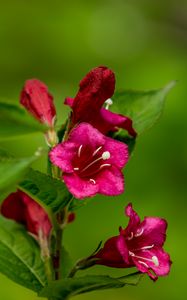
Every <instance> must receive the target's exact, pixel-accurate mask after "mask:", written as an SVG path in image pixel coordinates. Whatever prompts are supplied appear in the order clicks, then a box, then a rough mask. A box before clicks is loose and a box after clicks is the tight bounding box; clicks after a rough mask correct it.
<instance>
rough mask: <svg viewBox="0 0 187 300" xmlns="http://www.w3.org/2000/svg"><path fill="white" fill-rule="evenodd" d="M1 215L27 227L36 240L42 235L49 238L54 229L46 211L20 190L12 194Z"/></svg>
mask: <svg viewBox="0 0 187 300" xmlns="http://www.w3.org/2000/svg"><path fill="white" fill-rule="evenodd" d="M1 214H2V215H3V216H4V217H6V218H8V219H12V220H15V221H16V222H18V223H21V224H23V225H25V227H26V229H27V231H28V232H30V233H32V235H34V237H35V238H36V239H38V238H39V235H40V234H42V236H43V237H46V238H48V237H49V235H50V232H51V229H52V225H51V222H50V220H49V217H48V215H47V213H46V212H45V211H44V209H43V208H42V207H41V206H40V205H39V204H38V203H37V202H35V201H34V200H33V199H32V198H30V197H29V196H28V195H27V194H25V193H24V192H22V191H20V190H18V191H17V192H15V193H12V194H10V195H9V196H8V197H7V198H6V199H5V200H4V202H3V203H2V205H1Z"/></svg>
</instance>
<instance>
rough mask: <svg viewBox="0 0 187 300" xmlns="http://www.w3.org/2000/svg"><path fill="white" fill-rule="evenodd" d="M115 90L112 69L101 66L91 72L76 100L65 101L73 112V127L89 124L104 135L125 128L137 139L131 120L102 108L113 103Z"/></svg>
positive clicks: (81, 85)
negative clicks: (78, 124) (112, 98)
mask: <svg viewBox="0 0 187 300" xmlns="http://www.w3.org/2000/svg"><path fill="white" fill-rule="evenodd" d="M114 89H115V76H114V73H113V72H112V71H111V70H110V69H108V68H107V67H104V66H101V67H97V68H95V69H93V70H91V71H90V72H89V73H88V74H87V75H86V76H85V77H84V78H83V79H82V81H81V82H80V87H79V91H78V93H77V95H76V96H75V98H74V99H73V98H66V100H65V104H67V105H69V106H70V107H71V108H72V111H73V112H72V120H71V122H72V124H71V127H73V126H74V125H75V124H77V123H80V122H87V123H90V124H91V125H92V126H94V127H95V128H97V129H98V130H99V131H101V132H102V133H103V134H107V133H109V132H110V131H117V130H118V129H119V128H123V129H125V130H127V131H128V132H129V134H130V135H131V136H133V137H135V136H136V132H135V130H134V129H133V127H132V121H131V119H129V118H128V117H125V116H123V115H120V114H115V113H113V112H111V111H109V110H108V109H106V108H103V107H102V106H103V104H104V103H105V101H106V103H107V104H106V106H107V107H108V106H109V105H110V104H111V103H112V100H111V99H110V98H111V97H112V95H113V94H114Z"/></svg>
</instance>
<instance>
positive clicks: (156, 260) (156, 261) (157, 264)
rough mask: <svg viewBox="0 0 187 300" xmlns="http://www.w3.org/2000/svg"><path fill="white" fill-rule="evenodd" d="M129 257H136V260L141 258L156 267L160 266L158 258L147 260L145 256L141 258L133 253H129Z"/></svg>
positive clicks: (153, 257)
mask: <svg viewBox="0 0 187 300" xmlns="http://www.w3.org/2000/svg"><path fill="white" fill-rule="evenodd" d="M129 255H130V256H132V257H136V258H140V259H143V260H146V261H150V262H152V263H154V265H155V266H156V267H158V266H159V261H158V257H157V256H155V255H154V256H152V258H151V259H150V258H146V257H143V256H139V255H136V254H134V253H133V252H131V251H129Z"/></svg>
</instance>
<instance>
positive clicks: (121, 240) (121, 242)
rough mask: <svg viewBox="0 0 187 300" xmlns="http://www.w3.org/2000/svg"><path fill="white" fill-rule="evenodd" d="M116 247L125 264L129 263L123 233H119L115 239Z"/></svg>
mask: <svg viewBox="0 0 187 300" xmlns="http://www.w3.org/2000/svg"><path fill="white" fill-rule="evenodd" d="M117 248H118V251H119V253H120V254H121V256H122V257H123V260H124V262H125V263H126V264H129V249H128V247H127V244H126V241H125V238H124V236H123V233H120V235H119V237H118V240H117Z"/></svg>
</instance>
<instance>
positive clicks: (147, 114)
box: [112, 81, 176, 134]
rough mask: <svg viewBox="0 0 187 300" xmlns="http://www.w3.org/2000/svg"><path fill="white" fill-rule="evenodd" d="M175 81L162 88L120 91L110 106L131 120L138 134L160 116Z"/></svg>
mask: <svg viewBox="0 0 187 300" xmlns="http://www.w3.org/2000/svg"><path fill="white" fill-rule="evenodd" d="M175 84H176V82H175V81H171V82H170V83H169V84H167V85H166V86H165V87H164V88H161V89H158V90H151V91H130V90H129V91H120V92H116V93H115V94H114V96H113V98H112V99H113V100H114V101H113V105H112V108H113V109H114V111H115V112H117V113H120V114H123V115H126V116H128V117H130V118H131V119H132V120H133V127H134V128H135V130H136V131H137V133H138V134H141V133H142V132H144V131H145V130H146V129H149V128H150V127H151V126H153V124H154V123H155V122H156V121H157V120H158V118H159V117H160V115H161V113H162V111H163V107H164V102H165V98H166V96H167V94H168V93H169V91H170V90H171V89H172V88H173V87H174V86H175Z"/></svg>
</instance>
